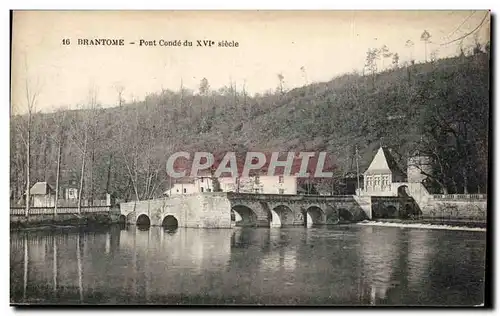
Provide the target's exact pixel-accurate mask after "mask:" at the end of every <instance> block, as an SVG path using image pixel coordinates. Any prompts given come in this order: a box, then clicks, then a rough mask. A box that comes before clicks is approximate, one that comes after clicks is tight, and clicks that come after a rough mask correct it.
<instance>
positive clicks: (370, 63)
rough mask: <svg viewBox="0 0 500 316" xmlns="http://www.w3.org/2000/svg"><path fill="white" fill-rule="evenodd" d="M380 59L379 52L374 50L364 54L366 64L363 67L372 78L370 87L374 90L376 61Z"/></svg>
mask: <svg viewBox="0 0 500 316" xmlns="http://www.w3.org/2000/svg"><path fill="white" fill-rule="evenodd" d="M379 59H380V51H379V50H378V49H376V48H373V49H368V51H367V52H366V63H365V67H366V68H367V69H368V71H369V72H370V74H371V77H372V87H373V88H374V89H375V76H376V73H377V60H379Z"/></svg>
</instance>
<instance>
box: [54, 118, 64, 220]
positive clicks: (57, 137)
mask: <svg viewBox="0 0 500 316" xmlns="http://www.w3.org/2000/svg"><path fill="white" fill-rule="evenodd" d="M66 113H67V112H66V110H65V109H59V110H58V111H57V112H56V113H55V114H54V118H53V121H52V124H54V126H55V128H56V132H55V134H54V135H53V136H52V137H51V138H52V140H53V141H54V142H55V143H56V145H57V158H56V159H57V164H56V193H55V195H56V198H55V201H54V215H56V214H57V206H58V201H59V182H60V178H61V158H62V148H63V143H64V141H65V136H66V134H65V132H64V122H65V119H66Z"/></svg>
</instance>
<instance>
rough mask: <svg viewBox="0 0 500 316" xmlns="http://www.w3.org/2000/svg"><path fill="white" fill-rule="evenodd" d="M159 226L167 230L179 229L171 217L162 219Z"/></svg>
mask: <svg viewBox="0 0 500 316" xmlns="http://www.w3.org/2000/svg"><path fill="white" fill-rule="evenodd" d="M161 226H162V227H164V228H167V229H176V228H177V227H179V221H178V220H177V218H175V216H173V215H167V216H165V218H163V221H162V222H161Z"/></svg>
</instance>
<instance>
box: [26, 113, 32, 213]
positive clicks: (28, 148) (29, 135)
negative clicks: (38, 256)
mask: <svg viewBox="0 0 500 316" xmlns="http://www.w3.org/2000/svg"><path fill="white" fill-rule="evenodd" d="M30 143H31V113H28V135H27V139H26V210H25V215H26V217H28V215H29V211H30V149H31V144H30Z"/></svg>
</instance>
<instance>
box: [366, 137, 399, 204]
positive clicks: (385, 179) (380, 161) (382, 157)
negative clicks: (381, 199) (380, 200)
mask: <svg viewBox="0 0 500 316" xmlns="http://www.w3.org/2000/svg"><path fill="white" fill-rule="evenodd" d="M363 178H364V189H363V190H360V191H359V192H360V193H361V194H362V195H371V196H392V195H395V194H397V192H395V190H397V188H396V186H394V185H393V183H401V182H404V181H405V180H406V176H405V174H404V173H403V172H402V171H401V169H400V168H399V167H398V165H397V163H396V161H395V160H394V157H393V156H392V155H391V153H390V151H389V149H388V148H386V147H380V148H379V149H378V151H377V153H376V154H375V157H374V158H373V160H372V162H371V163H370V166H369V167H368V169H366V171H365V173H364V174H363Z"/></svg>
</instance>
